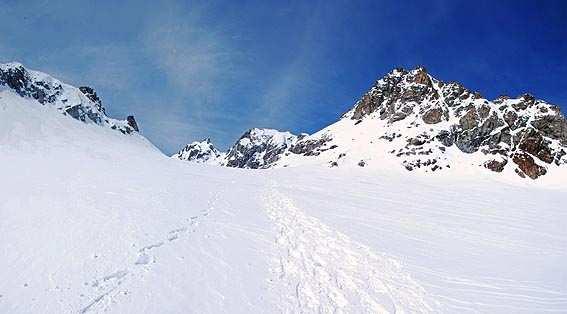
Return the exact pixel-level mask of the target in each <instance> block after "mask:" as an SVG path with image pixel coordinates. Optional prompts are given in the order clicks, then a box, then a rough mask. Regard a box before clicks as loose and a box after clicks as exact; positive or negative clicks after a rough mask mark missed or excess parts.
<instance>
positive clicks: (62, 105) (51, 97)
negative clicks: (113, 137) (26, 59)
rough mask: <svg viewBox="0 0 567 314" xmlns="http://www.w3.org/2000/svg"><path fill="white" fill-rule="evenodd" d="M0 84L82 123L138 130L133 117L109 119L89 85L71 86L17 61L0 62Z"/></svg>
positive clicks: (124, 132) (130, 131) (122, 131)
mask: <svg viewBox="0 0 567 314" xmlns="http://www.w3.org/2000/svg"><path fill="white" fill-rule="evenodd" d="M0 87H5V88H9V89H10V90H12V91H13V92H15V93H17V94H18V95H19V96H21V97H24V98H32V99H35V100H37V101H38V102H39V103H40V104H41V105H49V106H52V107H54V108H56V109H57V110H58V111H60V112H61V113H62V114H64V115H67V116H70V117H72V118H73V119H75V120H79V121H82V122H84V123H94V124H97V125H100V126H104V127H109V128H111V129H114V130H118V131H120V132H121V133H123V134H132V133H134V132H139V128H138V123H137V122H136V119H135V118H134V116H128V117H127V118H126V120H117V119H113V118H110V117H109V116H108V115H107V114H106V108H105V107H104V105H103V103H102V100H101V99H100V97H99V96H98V95H97V93H96V91H95V90H94V89H93V88H92V87H89V86H80V87H78V88H77V87H74V86H72V85H69V84H66V83H63V82H61V81H59V80H58V79H56V78H54V77H52V76H50V75H49V74H46V73H43V72H39V71H35V70H29V69H27V68H26V67H25V66H24V65H23V64H21V63H19V62H9V63H0Z"/></svg>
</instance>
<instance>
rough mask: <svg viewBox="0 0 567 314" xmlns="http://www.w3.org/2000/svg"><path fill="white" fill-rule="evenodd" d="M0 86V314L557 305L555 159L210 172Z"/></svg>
mask: <svg viewBox="0 0 567 314" xmlns="http://www.w3.org/2000/svg"><path fill="white" fill-rule="evenodd" d="M0 89H1V90H0V174H1V177H0V178H1V180H0V215H1V217H2V219H1V220H0V234H1V235H2V238H1V239H2V240H1V241H0V252H2V259H0V278H2V280H0V312H2V313H30V312H41V313H100V312H110V313H141V312H144V313H274V312H275V313H281V312H284V313H296V312H304V313H335V312H336V313H340V312H350V313H388V312H389V313H394V312H395V313H439V312H442V313H473V312H490V313H510V312H513V313H545V312H565V311H567V266H566V264H565V260H567V250H566V247H567V229H566V228H565V224H566V223H567V213H566V212H565V211H564V210H563V208H564V207H565V206H564V204H565V202H564V198H565V192H567V187H566V186H565V181H564V179H565V178H566V176H565V173H564V172H562V171H563V168H557V169H555V171H553V175H552V176H548V175H546V176H544V177H542V178H539V179H538V180H535V181H531V180H529V181H528V180H521V179H520V178H519V177H517V175H516V174H514V173H513V172H511V173H509V174H506V173H501V174H496V173H492V172H481V173H479V172H478V171H477V170H476V168H471V169H469V170H470V172H468V173H467V172H456V171H453V168H450V169H447V170H448V171H443V172H440V173H439V174H438V175H436V176H431V175H429V174H427V173H423V172H416V171H412V172H407V171H406V170H404V169H401V168H400V167H393V165H399V163H397V161H396V160H395V159H393V160H391V161H388V160H387V159H384V164H382V165H381V167H377V166H376V167H371V166H370V163H369V166H367V167H359V166H358V165H357V164H356V163H354V164H351V163H348V162H344V163H342V164H341V166H339V167H333V168H328V167H320V166H317V165H308V164H303V165H298V166H296V167H289V168H275V169H266V170H263V171H251V170H244V169H234V168H230V167H211V166H208V165H201V164H195V163H187V162H184V161H179V160H176V159H172V158H168V157H166V156H164V155H163V154H162V153H161V152H159V151H158V150H157V149H156V148H155V147H154V146H153V145H152V144H151V143H149V142H148V141H147V140H146V139H145V138H143V137H142V136H141V135H139V134H138V133H135V132H133V133H131V135H130V136H124V135H123V134H121V133H120V132H116V131H114V130H112V129H111V128H106V127H100V126H99V125H97V124H93V123H87V124H85V123H81V122H80V121H77V120H75V119H71V118H70V117H68V116H65V115H61V113H60V111H59V110H58V108H56V107H53V106H44V105H41V104H40V103H39V101H37V100H36V99H35V98H33V97H28V96H24V97H22V96H21V95H20V94H18V93H17V92H15V91H14V90H13V89H11V88H7V87H4V88H2V87H0ZM342 121H343V122H344V123H345V125H346V126H345V127H347V126H348V128H350V126H351V124H347V122H348V123H350V121H349V120H346V119H345V120H342ZM363 123H381V122H380V120H370V119H368V120H366V121H363V122H362V123H360V124H359V125H358V126H360V125H362V124H363ZM340 126H341V124H338V125H335V126H334V130H340ZM363 129H364V130H365V129H370V128H359V129H357V130H363ZM368 132H369V133H370V132H371V131H368ZM252 133H254V134H251V136H249V137H248V138H249V139H253V138H259V137H261V136H262V134H264V133H263V132H259V133H258V132H252ZM337 134H338V133H337ZM361 134H366V133H363V132H362V131H361ZM274 136H275V137H274ZM350 136H351V135H350V134H349V135H346V136H345V138H346V137H350ZM270 138H273V140H270V141H268V142H269V143H271V145H272V146H271V147H272V148H271V149H270V151H273V150H274V149H275V150H278V149H279V148H278V147H281V146H282V145H288V144H294V145H293V146H292V147H298V146H297V144H296V143H297V142H296V141H301V139H300V138H301V137H300V138H292V137H291V136H289V135H287V134H286V135H283V136H279V135H277V134H276V133H273V132H272V133H270ZM338 139H339V138H338V137H337V138H335V139H334V140H338ZM251 142H254V141H253V140H252V141H251ZM388 143H389V142H388ZM241 144H242V145H243V146H247V143H246V140H245V141H244V142H242V143H241ZM353 145H354V144H353ZM362 145H364V143H361V144H360V146H353V149H354V148H357V147H359V148H361V147H362ZM324 146H325V144H323V145H322V146H320V147H324ZM295 149H299V148H295ZM320 150H322V149H320ZM332 150H333V149H331V151H332ZM459 154H460V153H459ZM455 155H457V152H455ZM283 156H284V157H282V159H281V160H279V161H278V162H287V161H285V158H286V157H288V156H285V153H284V155H283ZM291 156H294V155H291V154H290V155H289V157H291ZM458 156H460V155H458ZM467 156H468V155H467ZM343 158H348V155H347V157H343ZM341 159H342V158H341ZM257 160H260V159H257ZM261 160H265V159H264V158H261ZM290 160H291V159H290ZM352 161H353V162H354V161H356V160H355V159H353V160H352ZM290 162H291V161H290ZM388 162H391V163H388ZM463 169H465V168H463ZM463 171H465V170H463ZM462 174H467V175H462ZM550 174H552V173H551V172H550ZM560 175H561V176H560ZM554 178H555V179H554ZM559 179H563V180H559Z"/></svg>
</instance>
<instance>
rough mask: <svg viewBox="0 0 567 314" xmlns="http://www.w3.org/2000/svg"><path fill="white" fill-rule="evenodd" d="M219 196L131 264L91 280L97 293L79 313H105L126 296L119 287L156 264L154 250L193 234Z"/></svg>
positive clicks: (214, 196) (152, 245)
mask: <svg viewBox="0 0 567 314" xmlns="http://www.w3.org/2000/svg"><path fill="white" fill-rule="evenodd" d="M219 195H220V192H217V193H215V194H214V195H213V197H212V199H211V200H210V201H209V206H208V209H207V210H204V211H202V212H201V213H200V214H199V215H196V216H191V217H190V218H189V219H188V224H187V225H184V226H182V227H179V228H177V229H173V230H170V231H169V232H167V234H166V236H165V237H164V240H162V241H158V242H155V243H153V244H150V245H146V246H144V247H142V248H141V249H139V250H138V254H137V255H138V256H137V258H136V260H135V261H134V262H133V263H131V264H129V265H126V266H125V267H124V268H122V269H120V270H118V271H115V272H113V273H111V274H109V275H106V276H103V277H102V278H99V279H95V280H93V281H92V282H91V283H90V286H91V287H93V288H94V289H95V290H96V292H97V293H96V294H95V296H94V297H93V298H92V299H91V301H90V302H89V303H88V304H86V305H85V306H84V307H82V308H81V309H80V310H79V313H81V314H82V313H87V312H102V311H105V310H106V309H108V307H109V306H111V305H112V303H114V302H116V298H117V297H118V296H119V295H120V294H127V293H128V290H127V289H120V286H121V285H122V284H123V283H124V282H125V281H126V280H129V279H130V278H140V277H141V276H143V273H144V272H145V271H148V270H149V268H150V267H151V264H152V263H155V262H156V259H155V255H154V254H155V253H156V252H154V251H155V250H159V248H161V247H163V246H165V245H169V244H172V243H173V242H175V241H176V240H179V239H180V238H181V236H183V235H184V234H187V233H192V232H195V231H196V230H195V228H196V227H197V226H198V225H199V222H200V220H202V219H203V218H205V217H207V216H208V215H209V213H210V210H213V209H214V208H215V204H216V202H217V201H218V198H219Z"/></svg>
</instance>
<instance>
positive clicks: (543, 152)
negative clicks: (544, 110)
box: [518, 129, 554, 164]
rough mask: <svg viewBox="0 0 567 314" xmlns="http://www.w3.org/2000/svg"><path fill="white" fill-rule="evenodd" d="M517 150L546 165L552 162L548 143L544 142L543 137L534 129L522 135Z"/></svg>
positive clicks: (552, 157)
mask: <svg viewBox="0 0 567 314" xmlns="http://www.w3.org/2000/svg"><path fill="white" fill-rule="evenodd" d="M518 148H519V149H521V150H523V151H525V152H527V153H530V154H531V155H533V156H535V157H537V158H538V159H540V160H542V161H544V162H546V163H548V164H550V163H552V162H553V159H554V156H553V155H552V152H551V149H550V148H549V146H548V143H547V142H546V141H545V140H544V138H543V136H542V135H541V134H540V133H539V132H537V131H536V130H534V129H529V130H528V131H527V132H525V133H524V136H523V137H522V140H521V141H520V144H519V145H518Z"/></svg>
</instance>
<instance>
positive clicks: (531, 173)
mask: <svg viewBox="0 0 567 314" xmlns="http://www.w3.org/2000/svg"><path fill="white" fill-rule="evenodd" d="M512 160H513V161H514V163H516V164H517V165H518V167H519V168H520V170H522V172H523V173H524V174H525V175H527V176H528V177H530V178H532V179H534V180H535V179H537V178H538V177H540V176H542V175H544V174H546V173H547V170H546V169H545V168H544V167H542V166H540V165H538V164H537V163H536V162H535V161H534V159H533V158H532V157H531V156H530V155H529V154H526V153H516V154H514V156H513V157H512Z"/></svg>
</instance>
